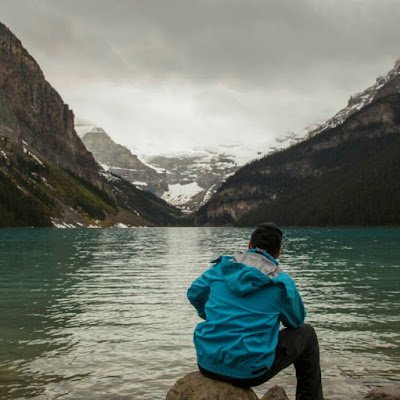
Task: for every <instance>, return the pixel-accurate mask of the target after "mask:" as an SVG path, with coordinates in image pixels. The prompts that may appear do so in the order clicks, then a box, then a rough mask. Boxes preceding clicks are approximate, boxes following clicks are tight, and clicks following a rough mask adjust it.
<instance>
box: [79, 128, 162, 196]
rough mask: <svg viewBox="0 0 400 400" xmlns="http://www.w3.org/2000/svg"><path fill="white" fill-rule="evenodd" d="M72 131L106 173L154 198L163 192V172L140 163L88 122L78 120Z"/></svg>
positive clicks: (127, 150) (129, 152) (128, 151)
mask: <svg viewBox="0 0 400 400" xmlns="http://www.w3.org/2000/svg"><path fill="white" fill-rule="evenodd" d="M75 129H76V130H77V131H78V132H79V135H80V136H81V140H82V142H83V143H84V145H85V146H86V148H87V149H88V150H89V151H90V152H91V153H92V154H93V156H94V158H95V159H96V161H97V162H98V163H99V164H100V165H101V166H102V167H103V169H105V170H106V171H110V172H112V173H113V174H115V175H118V176H120V177H122V178H124V179H125V180H127V181H128V182H130V183H133V184H134V185H135V186H136V187H138V188H140V189H144V190H148V191H150V192H152V193H154V194H156V195H158V196H161V195H162V194H163V193H164V192H165V191H166V190H167V187H168V186H167V184H166V182H165V171H162V170H159V169H158V170H157V169H155V168H152V167H150V166H148V165H146V164H145V163H143V162H142V161H141V160H139V158H138V157H137V156H136V155H135V154H132V153H131V151H130V150H129V149H127V148H126V147H124V146H122V145H120V144H117V143H115V142H114V141H113V140H112V139H111V138H110V136H109V135H108V134H107V133H106V132H105V131H104V129H102V128H99V127H97V126H95V125H94V124H92V123H89V122H87V123H82V120H78V123H77V124H76V125H75Z"/></svg>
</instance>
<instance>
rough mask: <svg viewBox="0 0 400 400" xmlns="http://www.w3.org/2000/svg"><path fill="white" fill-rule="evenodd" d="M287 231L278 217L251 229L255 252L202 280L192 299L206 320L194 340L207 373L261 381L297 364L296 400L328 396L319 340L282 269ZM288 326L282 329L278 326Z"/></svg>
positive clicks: (220, 263)
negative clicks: (280, 226) (321, 363)
mask: <svg viewBox="0 0 400 400" xmlns="http://www.w3.org/2000/svg"><path fill="white" fill-rule="evenodd" d="M282 237H283V233H282V231H281V230H280V229H279V228H278V227H277V226H276V225H275V224H274V223H272V222H267V223H263V224H261V225H259V226H258V227H257V228H256V230H255V231H254V232H253V233H252V235H251V239H250V243H249V250H248V251H247V252H246V253H241V254H238V255H235V256H222V257H220V258H219V259H218V260H216V261H215V262H214V263H215V265H214V266H213V267H212V268H210V269H209V270H207V271H206V272H205V273H204V274H203V275H201V276H200V277H199V278H198V279H196V280H195V281H194V282H193V284H192V286H191V287H190V288H189V290H188V298H189V300H190V302H191V303H192V305H193V306H194V307H195V308H196V310H197V313H198V314H199V316H200V317H202V318H203V319H204V320H205V321H204V322H201V323H199V324H198V325H197V327H196V329H195V334H194V342H195V347H196V352H197V361H198V365H199V369H200V371H201V373H202V374H203V375H205V376H207V377H209V378H212V379H218V380H222V381H225V382H229V383H232V384H233V385H237V386H241V387H249V386H257V385H260V384H261V383H264V382H266V381H268V380H269V379H271V378H272V377H273V376H275V375H276V374H277V373H279V371H281V370H283V369H285V368H286V367H288V366H289V365H291V364H293V365H294V367H295V369H296V378H297V388H296V400H323V393H322V381H321V368H320V360H319V345H318V338H317V335H316V332H315V330H314V328H313V327H312V326H311V325H309V324H303V322H304V318H305V310H304V306H303V302H302V299H301V297H300V295H299V293H298V291H297V289H296V286H295V284H294V282H293V281H292V279H291V278H290V277H289V276H288V275H287V274H286V273H284V272H282V271H281V270H280V268H279V266H278V261H277V258H279V256H280V254H281V242H282ZM281 322H282V324H283V325H284V326H286V328H285V329H281V330H279V328H280V323H281Z"/></svg>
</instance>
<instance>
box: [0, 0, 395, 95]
mask: <svg viewBox="0 0 400 400" xmlns="http://www.w3.org/2000/svg"><path fill="white" fill-rule="evenodd" d="M3 3H4V2H3ZM1 8H2V15H3V16H4V17H5V19H6V20H5V22H6V23H7V19H10V21H11V24H14V23H15V25H16V26H18V29H19V30H21V33H22V36H25V35H26V36H27V38H28V39H29V43H30V44H31V45H32V47H33V48H35V50H36V49H38V48H41V49H43V48H44V49H46V53H47V56H48V57H50V56H54V57H58V58H59V59H60V62H65V63H66V65H68V66H69V65H71V64H73V62H72V60H73V59H75V60H77V59H78V60H79V62H80V63H81V65H82V67H83V68H82V70H83V72H82V73H84V71H87V70H88V69H89V70H91V69H92V70H93V72H95V73H96V74H99V75H100V76H101V77H104V78H105V79H110V80H115V79H122V80H133V81H135V80H137V79H142V78H149V79H154V80H156V81H162V80H164V79H169V78H173V79H188V80H194V81H199V82H205V81H211V82H224V83H225V84H230V85H235V86H237V87H241V86H244V87H247V86H250V87H254V86H259V85H263V86H265V87H266V88H270V87H276V86H280V85H283V84H286V85H294V86H298V87H299V89H300V88H302V87H303V86H304V85H305V84H303V82H305V81H309V80H311V78H312V77H315V74H316V73H322V72H323V73H324V74H325V77H324V79H325V80H329V79H333V80H339V82H340V77H341V74H345V73H347V71H348V68H346V67H348V66H351V65H354V66H356V67H357V66H358V67H359V66H360V64H362V63H372V64H378V65H379V67H380V66H381V65H382V60H385V62H387V59H395V58H396V57H397V54H396V52H398V51H399V49H398V39H399V33H398V32H399V31H398V20H399V18H400V4H399V3H398V2H397V1H393V0H382V1H379V2H377V1H375V0H364V1H355V0H334V1H324V2H321V1H316V0H302V1H300V0H269V1H259V0H249V1H242V0H232V1H227V0H220V1H208V0H196V1H188V0H168V1H163V0H159V1H156V0H143V1H127V0H118V1H114V2H111V1H108V0H107V1H105V0H86V1H81V0H80V1H77V0H69V1H61V0H58V1H54V0H36V1H29V0H25V1H21V0H19V1H18V0H17V1H15V0H13V1H12V2H11V1H7V0H6V1H5V5H4V4H3V6H0V9H1ZM7 11H8V12H7ZM15 15H17V17H15ZM7 17H8V18H7ZM14 21H15V22H14ZM377 59H379V61H378V60H377ZM393 61H394V60H393ZM377 69H378V67H377ZM73 70H74V73H76V74H78V71H75V68H73ZM338 70H339V72H338ZM340 71H343V72H342V73H340Z"/></svg>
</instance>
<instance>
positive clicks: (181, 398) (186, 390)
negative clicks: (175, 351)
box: [166, 371, 284, 400]
mask: <svg viewBox="0 0 400 400" xmlns="http://www.w3.org/2000/svg"><path fill="white" fill-rule="evenodd" d="M271 399H275V398H273V397H271ZM276 399H278V397H277V398H276ZM279 399H281V397H279ZM282 399H284V398H282ZM166 400H258V397H257V395H256V394H255V393H254V392H253V390H252V389H241V388H238V387H235V386H233V385H230V384H229V383H225V382H221V381H216V380H213V379H209V378H206V377H205V376H203V375H201V373H200V372H198V371H196V372H191V373H190V374H187V375H186V376H184V377H183V378H181V379H179V380H178V381H177V382H176V383H175V385H174V386H173V387H172V388H171V389H170V390H169V392H168V394H167V398H166Z"/></svg>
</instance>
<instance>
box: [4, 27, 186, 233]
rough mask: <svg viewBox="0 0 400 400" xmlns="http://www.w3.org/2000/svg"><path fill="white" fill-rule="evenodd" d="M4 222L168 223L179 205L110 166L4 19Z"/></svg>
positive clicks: (85, 224) (19, 224) (79, 224)
mask: <svg viewBox="0 0 400 400" xmlns="http://www.w3.org/2000/svg"><path fill="white" fill-rule="evenodd" d="M0 178H1V179H0V226H27V225H28V226H52V225H53V226H54V225H56V226H60V225H63V226H88V225H95V226H115V225H118V224H123V225H126V224H129V225H152V224H167V223H170V222H171V221H173V220H174V219H175V218H176V217H177V216H179V212H178V210H176V209H174V208H172V207H170V206H168V205H167V203H166V202H165V201H163V200H161V199H158V198H156V197H155V196H153V195H151V194H146V193H144V192H142V191H140V190H138V189H137V188H135V187H134V186H133V185H131V184H129V183H128V182H126V181H124V180H123V179H120V178H117V177H115V176H113V175H112V174H111V173H109V172H106V171H104V170H103V169H102V168H101V167H100V166H99V165H98V164H97V162H96V161H95V159H94V157H93V155H92V154H91V153H90V152H89V151H88V150H87V149H86V147H85V146H84V144H83V143H82V141H81V140H80V138H79V137H78V135H77V134H76V132H75V130H74V115H73V113H72V111H71V110H70V109H69V108H68V106H67V105H66V104H64V102H63V100H62V99H61V97H60V95H59V94H58V93H57V92H56V91H55V90H54V89H53V88H52V87H51V85H50V84H49V83H48V82H47V81H46V80H45V77H44V75H43V72H42V71H41V69H40V67H39V66H38V64H37V63H36V61H35V60H34V59H33V58H32V56H31V55H30V54H29V53H28V52H27V50H26V49H25V48H24V47H23V46H22V44H21V42H20V41H19V40H18V39H17V38H16V37H15V36H14V35H13V34H12V32H11V31H10V30H9V29H8V28H7V27H6V26H4V25H3V24H1V23H0Z"/></svg>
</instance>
